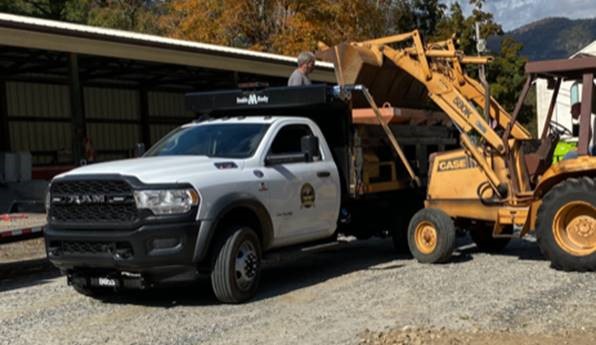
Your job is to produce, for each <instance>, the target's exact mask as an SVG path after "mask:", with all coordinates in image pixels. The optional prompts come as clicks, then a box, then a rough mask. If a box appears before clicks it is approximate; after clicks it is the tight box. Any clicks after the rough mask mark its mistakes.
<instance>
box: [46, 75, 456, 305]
mask: <svg viewBox="0 0 596 345" xmlns="http://www.w3.org/2000/svg"><path fill="white" fill-rule="evenodd" d="M364 91H365V90H364ZM352 92H355V91H354V90H348V89H346V88H338V87H329V86H325V85H314V86H309V87H298V88H286V87H283V88H267V89H261V90H250V91H246V90H232V91H221V92H209V93H195V94H189V95H188V96H187V106H188V108H189V109H191V110H193V111H195V112H196V113H197V114H198V115H199V117H198V120H196V121H194V122H192V123H189V124H186V125H183V126H181V127H179V128H177V129H175V130H173V131H172V132H171V133H169V134H168V135H167V136H166V137H164V138H163V139H161V140H160V141H159V142H157V143H156V144H155V145H154V146H153V147H152V148H150V149H149V150H148V151H147V152H146V153H145V154H144V155H143V156H142V157H140V158H135V159H128V160H121V161H114V162H107V163H98V164H92V165H88V166H84V167H80V168H77V169H74V170H72V171H69V172H67V173H65V174H62V175H59V176H57V177H56V178H54V179H53V181H52V182H51V185H50V192H49V194H48V199H47V208H48V226H47V228H46V230H45V237H46V246H47V254H48V257H49V259H50V260H51V262H52V263H53V264H54V265H56V266H57V267H59V268H60V269H61V270H62V272H63V273H65V274H66V275H67V277H68V282H69V283H70V284H71V285H72V286H73V287H74V288H75V289H76V290H77V291H79V292H81V293H84V294H87V295H92V296H97V295H99V294H101V293H103V292H105V291H111V290H120V289H135V288H141V289H142V288H148V287H151V286H154V285H156V284H161V283H167V282H181V281H191V280H194V279H197V278H198V277H200V276H202V275H207V276H210V278H211V284H212V287H213V290H214V292H215V295H216V296H217V298H218V299H219V300H220V301H222V302H226V303H238V302H243V301H246V300H248V299H250V298H252V297H253V296H254V295H255V293H256V290H257V286H258V282H259V277H260V275H261V262H262V260H263V257H264V256H266V255H267V254H269V253H272V252H275V251H277V252H281V253H283V250H284V249H287V248H293V249H295V248H305V247H308V246H312V245H313V244H320V243H323V242H333V241H336V240H337V237H338V234H340V233H341V234H344V235H353V236H355V237H357V238H368V237H371V236H373V235H380V236H384V235H387V236H393V237H394V242H395V245H396V247H397V248H407V243H406V242H407V241H406V239H405V232H406V229H407V221H408V220H409V218H410V216H411V214H413V213H414V212H415V211H416V210H417V209H419V208H421V207H422V201H423V195H424V193H423V189H424V188H423V185H424V179H425V177H424V176H425V173H426V168H427V166H426V165H425V161H426V157H427V155H428V154H429V153H431V152H432V151H429V150H433V149H434V150H444V149H445V148H446V146H447V147H450V146H456V145H457V143H456V139H454V137H455V136H454V135H452V132H451V131H450V130H449V129H448V128H446V127H445V126H434V127H433V126H420V124H419V123H420V122H419V121H418V124H416V125H413V124H412V121H411V119H412V118H415V117H416V114H417V113H416V111H415V110H410V111H409V112H408V111H407V110H404V109H396V108H384V109H378V108H376V106H374V104H373V107H372V109H371V108H369V109H361V110H359V112H356V111H354V110H353V109H352V102H351V94H352ZM408 113H410V114H413V115H408ZM429 114H430V113H425V118H428V116H431V115H432V114H430V115H429ZM433 116H435V117H436V118H440V117H441V115H440V114H434V115H433ZM431 117H432V116H431ZM377 121H381V122H382V124H383V126H380V124H381V122H377ZM381 127H383V128H385V129H388V131H385V132H384V131H383V130H382V129H381ZM395 133H398V136H399V138H398V139H397V141H399V143H400V144H402V146H403V147H402V146H400V144H398V143H397V141H396V136H395ZM399 133H401V134H399ZM421 138H422V139H421ZM408 147H410V148H411V149H408ZM420 150H423V151H424V152H423V153H422V154H421V153H420V152H419V151H420ZM420 157H423V158H422V159H420Z"/></svg>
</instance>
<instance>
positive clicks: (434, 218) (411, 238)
mask: <svg viewBox="0 0 596 345" xmlns="http://www.w3.org/2000/svg"><path fill="white" fill-rule="evenodd" d="M408 246H409V247H410V252H411V253H412V255H413V256H414V258H416V260H418V262H420V263H443V262H446V261H448V260H449V259H450V258H451V255H452V254H453V250H454V249H455V225H454V224H453V220H452V219H451V218H450V217H449V216H448V215H447V214H446V213H445V212H443V211H442V210H439V209H436V208H425V209H422V210H420V211H418V212H416V214H415V215H414V217H412V219H411V220H410V225H409V226H408Z"/></svg>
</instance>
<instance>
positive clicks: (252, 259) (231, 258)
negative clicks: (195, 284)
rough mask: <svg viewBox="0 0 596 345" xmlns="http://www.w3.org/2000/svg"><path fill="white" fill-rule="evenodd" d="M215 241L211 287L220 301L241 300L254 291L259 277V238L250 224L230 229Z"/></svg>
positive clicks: (231, 301) (238, 301)
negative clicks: (215, 253)
mask: <svg viewBox="0 0 596 345" xmlns="http://www.w3.org/2000/svg"><path fill="white" fill-rule="evenodd" d="M228 234H229V236H228V237H226V238H224V239H223V240H222V241H221V242H220V244H219V250H218V252H217V256H216V258H215V264H214V266H213V271H212V272H211V286H212V288H213V292H214V293H215V296H216V297H217V299H218V300H219V301H221V302H223V303H242V302H245V301H247V300H249V299H251V298H253V297H254V296H255V294H256V291H257V287H258V285H259V279H260V276H261V246H260V241H259V237H258V236H257V234H256V233H255V231H254V230H252V229H251V228H250V227H246V226H235V227H232V228H230V231H229V232H228Z"/></svg>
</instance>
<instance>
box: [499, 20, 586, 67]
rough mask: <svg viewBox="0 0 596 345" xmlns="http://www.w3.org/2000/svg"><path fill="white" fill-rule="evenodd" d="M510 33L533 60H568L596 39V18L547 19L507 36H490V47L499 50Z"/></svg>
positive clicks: (524, 54) (524, 26) (516, 30)
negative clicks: (504, 38) (502, 41)
mask: <svg viewBox="0 0 596 345" xmlns="http://www.w3.org/2000/svg"><path fill="white" fill-rule="evenodd" d="M506 36H509V37H512V38H513V39H515V40H516V41H518V42H520V43H522V44H523V45H524V48H523V49H522V51H521V55H522V56H526V57H528V59H529V60H530V61H535V60H547V59H564V58H568V57H569V56H571V55H573V54H575V53H577V52H578V51H579V50H581V49H583V48H584V47H585V46H587V45H589V44H590V43H592V42H593V41H594V40H596V18H591V19H569V18H565V17H548V18H543V19H540V20H537V21H534V22H531V23H528V24H526V25H523V26H521V27H519V28H517V29H514V30H512V31H510V32H507V33H505V35H504V36H501V37H492V38H490V39H489V41H488V47H489V49H490V50H492V51H498V50H499V46H500V42H501V40H502V39H503V37H506Z"/></svg>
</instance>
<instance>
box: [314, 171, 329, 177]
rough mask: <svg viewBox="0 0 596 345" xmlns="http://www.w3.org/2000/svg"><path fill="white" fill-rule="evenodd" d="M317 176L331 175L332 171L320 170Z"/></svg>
mask: <svg viewBox="0 0 596 345" xmlns="http://www.w3.org/2000/svg"><path fill="white" fill-rule="evenodd" d="M317 176H318V177H329V176H331V173H330V172H329V171H318V172H317Z"/></svg>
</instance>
